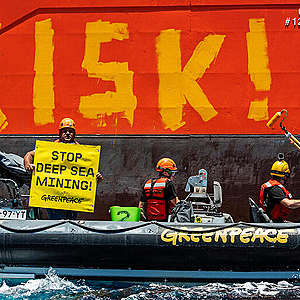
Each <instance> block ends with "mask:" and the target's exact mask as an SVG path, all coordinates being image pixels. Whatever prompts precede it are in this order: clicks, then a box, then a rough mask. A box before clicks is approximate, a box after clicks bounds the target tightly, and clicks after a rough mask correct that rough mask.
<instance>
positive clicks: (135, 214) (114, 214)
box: [109, 206, 141, 222]
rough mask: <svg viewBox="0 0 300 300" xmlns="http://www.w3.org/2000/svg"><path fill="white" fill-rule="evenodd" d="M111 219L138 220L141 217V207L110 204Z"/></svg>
mask: <svg viewBox="0 0 300 300" xmlns="http://www.w3.org/2000/svg"><path fill="white" fill-rule="evenodd" d="M109 210H110V217H111V220H112V221H127V222H138V221H139V220H140V218H141V209H140V208H138V207H124V206H111V207H110V209H109Z"/></svg>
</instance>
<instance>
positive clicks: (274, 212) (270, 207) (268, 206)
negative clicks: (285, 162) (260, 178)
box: [259, 179, 292, 220]
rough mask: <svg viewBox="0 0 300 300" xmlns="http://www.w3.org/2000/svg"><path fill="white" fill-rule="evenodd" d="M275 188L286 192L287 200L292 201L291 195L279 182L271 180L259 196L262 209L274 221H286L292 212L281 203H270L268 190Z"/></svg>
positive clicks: (262, 187) (264, 185) (263, 187)
mask: <svg viewBox="0 0 300 300" xmlns="http://www.w3.org/2000/svg"><path fill="white" fill-rule="evenodd" d="M273 186H278V187H280V188H281V189H282V191H283V192H284V194H285V196H286V198H288V199H292V195H291V193H290V192H289V191H288V190H287V189H286V188H285V187H284V186H283V185H282V184H281V183H280V182H278V181H277V180H275V179H270V180H269V181H268V182H266V183H264V184H263V185H262V186H261V189H260V195H259V204H260V207H262V208H263V209H264V211H265V212H266V213H267V214H268V215H269V216H270V218H271V219H272V220H280V219H282V220H286V218H287V216H288V214H289V212H290V210H289V209H288V208H287V207H285V206H284V205H282V204H281V203H274V204H272V203H268V199H267V193H268V189H270V188H271V187H273Z"/></svg>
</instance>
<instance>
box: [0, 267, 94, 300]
mask: <svg viewBox="0 0 300 300" xmlns="http://www.w3.org/2000/svg"><path fill="white" fill-rule="evenodd" d="M57 291H63V292H72V293H73V294H74V293H78V292H87V291H90V288H89V287H88V286H85V285H80V286H77V285H76V284H74V283H72V282H71V281H68V280H66V279H64V278H60V277H59V276H58V275H57V274H56V273H55V272H54V271H53V270H52V269H51V268H50V269H49V271H48V273H47V275H46V276H45V278H42V279H30V280H28V281H27V282H25V283H21V284H19V285H16V286H8V285H7V283H6V282H5V281H3V283H2V286H1V287H0V297H1V295H2V296H6V297H7V296H13V298H14V299H16V298H24V297H30V296H32V295H37V294H40V293H44V294H45V293H49V294H50V293H52V294H53V292H57Z"/></svg>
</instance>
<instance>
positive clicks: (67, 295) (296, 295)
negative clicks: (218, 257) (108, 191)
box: [0, 269, 300, 300]
mask: <svg viewBox="0 0 300 300" xmlns="http://www.w3.org/2000/svg"><path fill="white" fill-rule="evenodd" d="M0 299H30V300H33V299H34V300H43V299H51V300H59V299H76V300H79V299H85V300H93V299H107V300H108V299H128V300H129V299H131V300H135V299H144V300H152V299H153V300H154V299H155V300H158V299H159V300H163V299H166V300H173V299H174V300H175V299H220V300H221V299H222V300H225V299H251V300H254V299H268V300H270V299H300V283H295V282H287V281H279V282H265V281H261V282H244V283H217V282H214V283H200V284H199V283H179V282H178V283H174V282H172V283H168V282H160V283H154V282H144V283H143V282H140V283H139V282H114V281H97V280H83V279H81V280H68V279H65V278H62V277H59V276H58V275H57V274H55V272H54V271H53V270H51V269H50V270H49V272H48V274H47V276H46V277H44V278H41V279H30V280H16V279H14V280H11V279H5V280H4V279H3V280H1V286H0Z"/></svg>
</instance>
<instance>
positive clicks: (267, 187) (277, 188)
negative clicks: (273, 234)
mask: <svg viewBox="0 0 300 300" xmlns="http://www.w3.org/2000/svg"><path fill="white" fill-rule="evenodd" d="M290 173H291V172H290V168H289V165H288V163H287V162H286V161H285V160H283V158H282V159H279V160H277V161H276V162H275V163H274V164H273V165H272V168H271V172H270V175H271V179H270V180H269V181H267V182H266V183H264V184H262V186H261V189H260V199H259V204H260V206H261V207H262V208H263V209H264V211H265V212H266V213H267V215H268V216H269V217H270V219H271V220H272V221H273V222H278V223H280V222H286V221H287V216H288V214H289V212H290V210H291V209H296V208H299V207H300V200H298V199H293V197H292V195H291V193H290V192H289V191H288V190H287V189H286V188H285V187H284V185H285V184H286V182H287V180H288V178H289V176H290Z"/></svg>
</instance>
